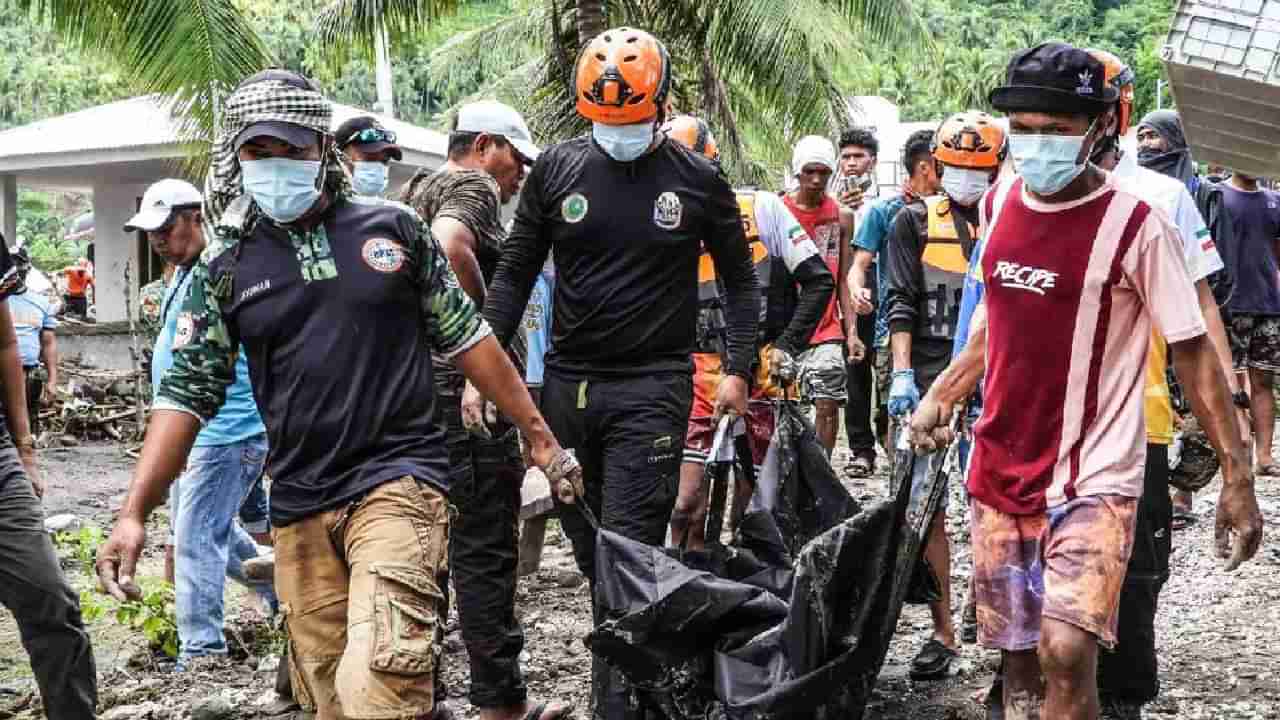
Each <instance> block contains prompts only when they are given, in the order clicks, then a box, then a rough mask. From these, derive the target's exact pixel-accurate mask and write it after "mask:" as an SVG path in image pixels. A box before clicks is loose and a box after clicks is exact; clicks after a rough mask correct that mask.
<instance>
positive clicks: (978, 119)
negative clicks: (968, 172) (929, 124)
mask: <svg viewBox="0 0 1280 720" xmlns="http://www.w3.org/2000/svg"><path fill="white" fill-rule="evenodd" d="M1008 147H1009V146H1008V144H1007V143H1006V142H1005V134H1004V130H1003V129H1002V128H1001V127H1000V126H999V125H997V124H996V121H995V118H993V117H991V116H990V115H988V114H987V113H984V112H982V111H980V110H969V111H968V112H962V113H956V114H955V115H952V116H951V117H949V118H947V119H946V120H945V121H943V123H942V125H941V126H940V127H939V128H938V132H936V133H934V136H933V143H932V145H931V147H930V148H929V150H930V152H932V153H933V157H934V158H935V159H936V160H937V161H938V162H940V163H942V164H943V165H950V166H952V167H962V168H979V169H983V170H995V169H996V168H998V167H1000V163H1001V162H1002V161H1003V160H1004V156H1005V153H1006V152H1007V151H1008Z"/></svg>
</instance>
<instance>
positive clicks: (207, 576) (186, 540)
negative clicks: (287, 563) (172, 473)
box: [171, 435, 277, 660]
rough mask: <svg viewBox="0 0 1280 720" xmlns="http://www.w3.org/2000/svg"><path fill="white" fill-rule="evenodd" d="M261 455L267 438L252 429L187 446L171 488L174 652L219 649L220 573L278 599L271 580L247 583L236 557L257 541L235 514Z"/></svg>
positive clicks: (258, 470)
mask: <svg viewBox="0 0 1280 720" xmlns="http://www.w3.org/2000/svg"><path fill="white" fill-rule="evenodd" d="M266 458H267V438H266V436H265V435H255V436H253V437H251V438H248V439H246V440H241V441H240V442H235V443H231V444H230V445H209V446H203V447H196V448H192V450H191V454H190V455H189V456H188V457H187V470H186V472H184V473H183V474H182V477H181V478H179V480H178V482H177V483H176V484H175V485H174V488H173V489H172V490H171V493H173V499H174V500H175V501H176V512H175V513H174V532H175V539H176V542H175V543H174V544H175V546H176V548H175V549H176V553H177V556H176V558H175V562H174V565H175V568H174V585H175V591H176V595H177V615H178V640H179V643H180V652H179V657H180V659H183V660H185V659H188V658H193V657H199V656H201V655H214V654H225V653H226V652H227V644H226V640H225V639H224V637H223V635H222V620H223V584H222V583H223V581H222V578H223V576H224V575H225V576H226V577H229V578H231V579H233V580H236V581H238V582H240V583H241V584H243V585H245V586H246V587H249V588H251V589H252V590H254V591H256V592H257V593H258V594H260V595H261V596H262V597H263V598H264V599H265V600H266V601H267V603H268V605H269V606H270V607H272V608H273V609H274V608H275V607H276V605H277V601H276V596H275V591H274V590H273V588H272V586H271V583H263V584H255V583H250V582H249V581H248V580H247V579H246V578H245V576H244V571H243V569H242V568H241V565H240V564H241V562H243V561H245V560H248V559H249V558H254V557H257V556H258V546H257V544H256V543H254V542H253V538H251V537H249V534H248V533H247V532H245V530H244V528H242V527H240V526H239V525H238V524H236V521H235V520H236V515H237V514H238V513H239V511H240V507H241V505H242V504H243V503H244V501H245V498H246V497H248V495H249V492H250V491H251V490H252V488H253V487H254V484H255V482H256V481H257V480H258V478H259V477H260V476H261V475H262V464H263V462H265V461H266Z"/></svg>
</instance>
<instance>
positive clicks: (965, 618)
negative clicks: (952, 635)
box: [960, 602, 978, 645]
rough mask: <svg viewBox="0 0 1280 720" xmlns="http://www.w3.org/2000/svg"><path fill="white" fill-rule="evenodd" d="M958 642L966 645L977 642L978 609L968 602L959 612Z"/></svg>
mask: <svg viewBox="0 0 1280 720" xmlns="http://www.w3.org/2000/svg"><path fill="white" fill-rule="evenodd" d="M960 642H962V643H964V644H966V645H973V644H974V643H976V642H978V607H977V605H974V604H970V603H968V602H966V603H965V606H964V609H963V610H962V611H961V612H960Z"/></svg>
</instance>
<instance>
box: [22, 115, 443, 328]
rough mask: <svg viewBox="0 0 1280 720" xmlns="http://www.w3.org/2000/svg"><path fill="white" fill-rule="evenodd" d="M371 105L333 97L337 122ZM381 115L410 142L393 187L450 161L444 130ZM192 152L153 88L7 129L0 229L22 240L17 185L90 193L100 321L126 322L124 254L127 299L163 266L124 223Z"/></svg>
mask: <svg viewBox="0 0 1280 720" xmlns="http://www.w3.org/2000/svg"><path fill="white" fill-rule="evenodd" d="M366 114H373V113H368V112H366V111H364V110H361V109H359V108H354V107H349V106H346V105H339V104H337V103H335V104H334V117H333V125H334V129H336V128H337V126H338V125H340V124H341V123H343V122H344V121H346V120H348V119H349V118H352V117H354V116H357V115H366ZM377 117H378V119H379V121H380V122H382V124H383V126H384V127H386V128H387V129H388V130H391V131H393V132H395V133H396V136H397V142H398V144H399V145H400V146H401V148H402V149H403V151H404V161H403V162H398V163H397V162H393V163H392V167H391V184H390V187H391V188H393V189H397V188H399V187H400V186H401V185H402V184H403V183H404V182H405V181H406V180H408V179H409V177H410V176H411V175H412V174H413V172H414V171H415V170H416V169H417V168H419V167H424V166H425V167H429V168H435V167H439V166H440V165H441V164H443V163H444V161H445V156H446V152H447V146H448V136H447V135H445V134H443V133H439V132H436V131H434V130H427V129H425V128H421V127H418V126H416V125H411V124H409V123H406V122H403V121H400V120H395V119H392V118H388V117H385V116H377ZM188 155H189V148H188V147H187V146H185V145H184V144H183V143H182V142H181V141H180V139H179V135H178V123H177V122H176V121H175V120H174V119H173V117H172V116H171V114H170V112H169V111H168V110H167V109H166V107H165V106H164V105H163V104H162V103H161V102H159V101H158V100H157V98H156V97H154V96H143V97H136V98H132V99H129V100H121V101H119V102H114V103H108V104H106V105H100V106H98V107H93V108H89V109H87V110H81V111H80V112H75V113H70V114H68V115H62V116H59V117H54V118H49V119H46V120H40V121H38V122H34V123H31V124H29V125H24V126H22V127H17V128H13V129H10V130H6V131H4V132H0V231H3V233H4V236H5V238H6V239H7V240H8V242H10V243H12V242H14V241H15V239H16V229H17V197H18V187H19V186H22V187H28V188H35V189H42V190H66V191H76V192H82V193H92V195H93V219H94V270H95V275H96V277H95V282H96V288H95V300H96V303H97V319H98V322H99V323H112V322H117V321H122V320H124V319H125V288H124V268H125V263H126V261H129V260H132V261H133V262H132V265H131V267H132V268H133V270H132V272H131V276H132V278H131V279H132V283H131V284H132V287H131V288H129V297H130V298H131V300H130V302H134V301H135V300H134V299H136V297H137V290H138V287H139V282H140V281H141V282H142V283H145V282H147V281H148V280H150V279H151V278H152V277H153V276H154V275H155V274H156V273H158V272H159V268H158V267H155V266H154V265H155V264H154V261H153V259H152V255H151V251H150V248H149V247H148V246H147V243H146V240H145V238H143V237H142V234H141V233H126V232H124V230H123V229H122V228H123V225H124V223H125V222H126V221H127V220H128V219H129V217H130V216H132V215H133V214H134V212H135V211H136V210H137V207H138V203H139V202H140V201H141V198H142V193H143V191H145V190H146V188H147V186H148V185H150V184H151V183H153V182H155V181H156V180H159V179H161V178H165V177H180V176H181V175H182V170H181V162H182V160H183V159H184V158H186V157H187V156H188ZM196 185H197V186H200V183H196ZM135 307H136V305H135Z"/></svg>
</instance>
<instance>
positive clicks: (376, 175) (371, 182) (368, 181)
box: [351, 160, 389, 196]
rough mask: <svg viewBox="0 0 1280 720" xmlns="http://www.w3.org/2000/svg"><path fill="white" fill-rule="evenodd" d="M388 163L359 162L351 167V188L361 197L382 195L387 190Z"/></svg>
mask: <svg viewBox="0 0 1280 720" xmlns="http://www.w3.org/2000/svg"><path fill="white" fill-rule="evenodd" d="M388 170H389V168H388V167H387V164H386V163H381V162H369V161H367V160H357V161H355V162H354V163H352V167H351V187H352V188H354V189H355V191H356V192H358V193H360V194H361V195H374V196H377V195H381V194H382V191H384V190H386V189H387V171H388Z"/></svg>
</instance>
